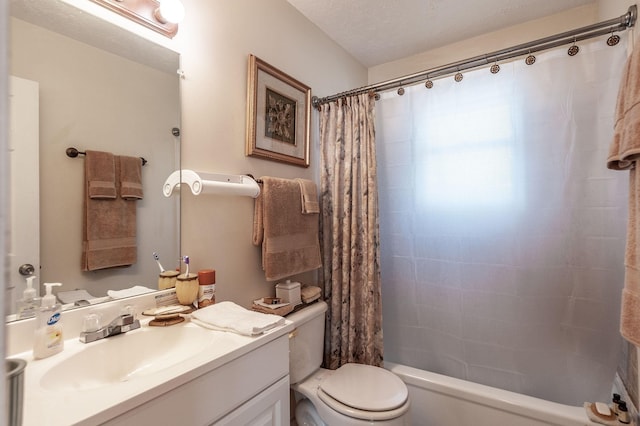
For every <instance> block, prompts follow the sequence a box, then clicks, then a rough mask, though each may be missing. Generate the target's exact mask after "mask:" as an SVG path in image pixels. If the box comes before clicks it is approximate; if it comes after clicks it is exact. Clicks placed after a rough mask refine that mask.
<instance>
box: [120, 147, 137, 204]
mask: <svg viewBox="0 0 640 426" xmlns="http://www.w3.org/2000/svg"><path fill="white" fill-rule="evenodd" d="M117 159H118V161H119V162H120V196H121V197H122V198H124V199H125V200H141V199H142V195H143V192H142V160H141V159H140V157H125V156H118V157H117Z"/></svg>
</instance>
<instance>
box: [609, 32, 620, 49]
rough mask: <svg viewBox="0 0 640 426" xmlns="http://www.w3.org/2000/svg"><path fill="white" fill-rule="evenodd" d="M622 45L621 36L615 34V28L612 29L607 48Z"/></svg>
mask: <svg viewBox="0 0 640 426" xmlns="http://www.w3.org/2000/svg"><path fill="white" fill-rule="evenodd" d="M618 43H620V36H619V35H617V34H613V28H612V29H611V35H610V36H609V38H608V39H607V46H615V45H616V44H618Z"/></svg>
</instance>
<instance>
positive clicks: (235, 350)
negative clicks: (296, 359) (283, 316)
mask: <svg viewBox="0 0 640 426" xmlns="http://www.w3.org/2000/svg"><path fill="white" fill-rule="evenodd" d="M146 327H148V325H146V321H145V322H144V324H143V326H142V328H141V329H139V330H134V331H131V332H129V333H125V334H122V335H119V336H114V337H110V338H108V339H105V340H103V341H99V342H94V343H88V344H83V343H80V342H79V340H78V339H77V338H73V339H69V340H66V341H65V347H64V350H63V351H62V352H61V353H59V354H56V355H53V356H51V357H49V358H46V359H42V360H34V359H33V355H32V352H31V351H27V352H22V353H18V354H15V355H12V356H11V357H12V358H22V359H24V360H26V361H27V363H28V364H27V368H26V370H25V377H24V380H25V382H24V384H25V388H24V389H25V395H24V406H23V419H24V425H25V426H31V425H33V426H36V425H37V426H44V425H65V426H66V425H70V424H80V425H90V424H99V423H102V422H104V421H107V420H109V419H111V418H113V417H115V416H118V415H120V414H122V413H125V412H126V411H129V410H131V409H133V408H135V407H137V406H139V405H141V404H143V403H145V402H147V401H149V400H151V399H153V398H156V397H157V396H159V395H162V394H164V393H166V392H168V391H170V390H172V389H174V388H176V387H178V386H180V385H183V384H185V383H187V382H189V381H191V380H193V379H195V378H196V377H199V376H201V375H203V374H205V373H207V372H209V371H212V370H214V369H216V368H218V367H220V366H222V365H224V364H226V363H228V362H230V361H232V360H234V359H237V358H239V357H240V356H242V355H244V354H247V353H249V352H251V351H253V350H255V349H256V348H259V347H260V346H262V345H265V344H266V343H269V342H271V341H273V340H275V339H277V338H278V337H280V336H283V335H285V334H286V333H288V332H290V331H291V330H293V325H292V323H290V322H288V321H287V322H286V323H285V325H283V326H280V327H277V328H275V329H273V330H270V331H269V332H267V333H264V334H262V335H260V336H256V337H247V336H242V335H238V334H234V333H229V332H221V331H213V330H205V329H202V330H203V332H206V333H211V336H213V337H214V339H213V340H212V342H213V343H212V344H208V345H207V346H206V347H205V348H204V349H203V350H201V351H199V352H198V353H194V354H192V355H191V356H188V357H186V358H185V359H183V360H181V361H180V362H179V363H177V364H174V365H170V366H168V367H166V368H164V369H162V370H161V371H157V372H154V373H152V374H147V375H143V376H137V377H136V378H135V379H133V380H130V381H125V382H118V383H114V384H110V385H108V386H103V387H97V388H93V389H81V390H78V389H72V388H71V387H70V389H64V390H61V389H57V390H51V389H45V388H44V387H43V386H42V378H43V376H44V375H45V374H46V373H47V372H49V371H51V370H52V369H55V368H56V366H57V365H58V364H61V363H63V362H64V361H65V360H66V359H67V358H69V357H70V356H73V355H74V354H77V353H78V352H80V351H82V350H83V349H86V348H87V347H88V346H90V345H95V344H108V343H109V340H111V339H127V338H135V334H136V333H141V332H145V328H146ZM170 327H196V328H199V329H201V328H200V327H198V326H197V325H195V324H193V323H190V322H189V321H186V322H184V323H181V324H178V325H173V326H170ZM154 329H159V330H154V332H156V331H160V332H162V328H161V327H154ZM157 350H158V351H162V350H163V348H162V347H159V348H157ZM119 356H122V357H126V356H127V354H126V353H122V354H119ZM113 362H118V360H117V359H114V360H113ZM96 368H99V365H96Z"/></svg>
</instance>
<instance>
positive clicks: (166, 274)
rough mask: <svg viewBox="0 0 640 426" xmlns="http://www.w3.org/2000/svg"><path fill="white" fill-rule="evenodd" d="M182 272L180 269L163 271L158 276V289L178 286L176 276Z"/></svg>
mask: <svg viewBox="0 0 640 426" xmlns="http://www.w3.org/2000/svg"><path fill="white" fill-rule="evenodd" d="M178 274H180V272H178V271H163V272H161V273H160V275H159V276H158V290H165V289H167V288H173V287H175V286H176V277H177V276H178Z"/></svg>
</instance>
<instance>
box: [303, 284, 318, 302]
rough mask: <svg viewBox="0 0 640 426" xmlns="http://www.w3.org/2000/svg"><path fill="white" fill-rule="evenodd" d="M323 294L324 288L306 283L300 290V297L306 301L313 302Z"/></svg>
mask: <svg viewBox="0 0 640 426" xmlns="http://www.w3.org/2000/svg"><path fill="white" fill-rule="evenodd" d="M321 294H322V290H320V287H318V286H315V285H305V286H304V287H302V289H301V290H300V297H301V298H302V301H303V302H304V303H311V302H313V301H315V300H318V299H320V295H321Z"/></svg>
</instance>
